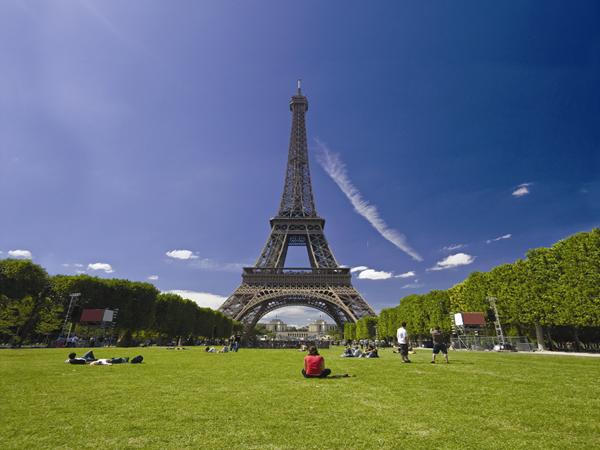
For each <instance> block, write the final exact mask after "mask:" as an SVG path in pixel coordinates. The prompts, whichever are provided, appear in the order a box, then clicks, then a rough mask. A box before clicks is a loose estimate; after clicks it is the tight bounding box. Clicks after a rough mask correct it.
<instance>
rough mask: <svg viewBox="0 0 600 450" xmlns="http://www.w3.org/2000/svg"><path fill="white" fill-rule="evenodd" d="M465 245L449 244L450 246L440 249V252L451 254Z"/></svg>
mask: <svg viewBox="0 0 600 450" xmlns="http://www.w3.org/2000/svg"><path fill="white" fill-rule="evenodd" d="M465 247H466V244H450V245H446V246H445V247H442V250H444V251H447V252H452V251H454V250H459V249H461V248H465Z"/></svg>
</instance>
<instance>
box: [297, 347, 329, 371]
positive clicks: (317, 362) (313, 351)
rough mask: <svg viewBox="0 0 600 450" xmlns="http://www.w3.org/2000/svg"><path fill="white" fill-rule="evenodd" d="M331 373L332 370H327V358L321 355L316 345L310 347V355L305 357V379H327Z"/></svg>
mask: <svg viewBox="0 0 600 450" xmlns="http://www.w3.org/2000/svg"><path fill="white" fill-rule="evenodd" d="M330 373H331V369H326V368H325V358H323V357H322V356H321V355H319V351H318V350H317V347H315V346H314V345H311V346H310V347H308V355H306V356H305V357H304V369H302V376H304V378H325V377H326V376H328V375H329V374H330Z"/></svg>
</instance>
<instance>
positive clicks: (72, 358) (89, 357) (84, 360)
mask: <svg viewBox="0 0 600 450" xmlns="http://www.w3.org/2000/svg"><path fill="white" fill-rule="evenodd" d="M92 361H96V357H95V356H94V352H93V351H91V350H90V351H89V352H87V353H85V354H84V355H83V356H82V357H81V358H77V354H76V353H75V352H71V353H69V358H68V359H67V360H66V361H65V364H88V363H91V362H92Z"/></svg>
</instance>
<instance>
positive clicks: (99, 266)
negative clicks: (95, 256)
mask: <svg viewBox="0 0 600 450" xmlns="http://www.w3.org/2000/svg"><path fill="white" fill-rule="evenodd" d="M87 268H88V270H100V271H103V272H104V273H113V272H114V270H113V268H112V266H111V265H110V264H108V263H100V262H97V263H92V264H88V266H87Z"/></svg>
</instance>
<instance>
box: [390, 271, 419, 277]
mask: <svg viewBox="0 0 600 450" xmlns="http://www.w3.org/2000/svg"><path fill="white" fill-rule="evenodd" d="M416 275H417V274H416V273H415V272H414V271H412V270H411V271H410V272H404V273H401V274H400V275H394V278H412V277H414V276H416Z"/></svg>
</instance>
